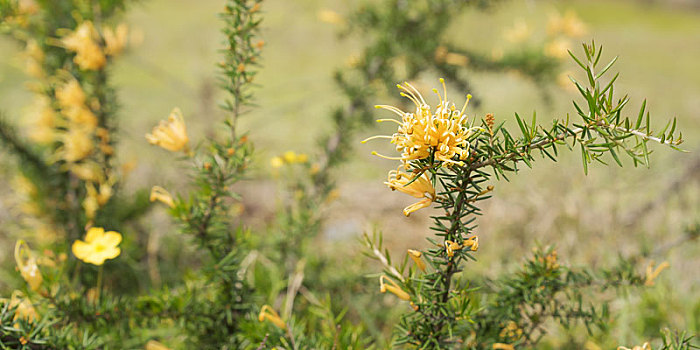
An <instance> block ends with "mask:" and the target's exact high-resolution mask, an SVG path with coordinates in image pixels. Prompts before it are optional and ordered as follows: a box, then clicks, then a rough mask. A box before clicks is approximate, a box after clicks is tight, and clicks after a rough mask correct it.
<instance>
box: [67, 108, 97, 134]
mask: <svg viewBox="0 0 700 350" xmlns="http://www.w3.org/2000/svg"><path fill="white" fill-rule="evenodd" d="M62 112H63V114H65V115H66V116H67V117H68V119H69V120H70V121H71V122H72V123H73V125H74V126H77V127H81V128H83V129H84V130H87V131H92V130H94V129H95V128H96V127H97V117H96V116H95V114H94V113H92V111H91V110H89V109H88V108H87V107H79V108H69V109H64V110H62Z"/></svg>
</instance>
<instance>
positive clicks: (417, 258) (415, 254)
mask: <svg viewBox="0 0 700 350" xmlns="http://www.w3.org/2000/svg"><path fill="white" fill-rule="evenodd" d="M422 255H423V253H421V252H419V251H417V250H413V249H409V250H408V256H409V257H411V259H412V260H413V263H415V264H416V266H417V267H418V268H419V269H420V270H421V271H423V272H425V262H424V261H423V260H422V259H421V256H422Z"/></svg>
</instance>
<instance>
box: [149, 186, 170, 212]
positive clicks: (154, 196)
mask: <svg viewBox="0 0 700 350" xmlns="http://www.w3.org/2000/svg"><path fill="white" fill-rule="evenodd" d="M150 200H151V202H155V201H160V202H162V203H165V204H166V205H167V206H169V207H171V208H175V201H174V200H173V196H171V195H170V193H169V192H168V191H167V190H166V189H164V188H163V187H160V186H153V188H151V197H150Z"/></svg>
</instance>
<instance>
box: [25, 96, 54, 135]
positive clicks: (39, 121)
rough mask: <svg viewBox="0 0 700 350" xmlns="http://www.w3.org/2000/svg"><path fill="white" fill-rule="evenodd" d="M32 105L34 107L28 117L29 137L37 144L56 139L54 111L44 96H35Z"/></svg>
mask: <svg viewBox="0 0 700 350" xmlns="http://www.w3.org/2000/svg"><path fill="white" fill-rule="evenodd" d="M34 106H35V108H36V109H34V111H33V113H32V116H31V117H30V118H29V119H31V127H30V129H29V138H31V139H32V141H34V142H37V143H39V144H50V143H52V142H54V141H55V140H56V130H55V126H56V113H55V112H54V110H53V108H51V105H50V103H49V100H48V98H46V97H45V96H41V97H39V98H37V100H36V102H35V103H34Z"/></svg>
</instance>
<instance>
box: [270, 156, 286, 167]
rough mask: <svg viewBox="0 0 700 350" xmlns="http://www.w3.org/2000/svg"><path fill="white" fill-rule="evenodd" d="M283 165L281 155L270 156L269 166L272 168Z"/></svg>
mask: <svg viewBox="0 0 700 350" xmlns="http://www.w3.org/2000/svg"><path fill="white" fill-rule="evenodd" d="M283 165H284V160H283V159H282V157H272V158H270V166H271V167H272V168H273V169H279V168H281V167H282V166H283Z"/></svg>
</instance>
